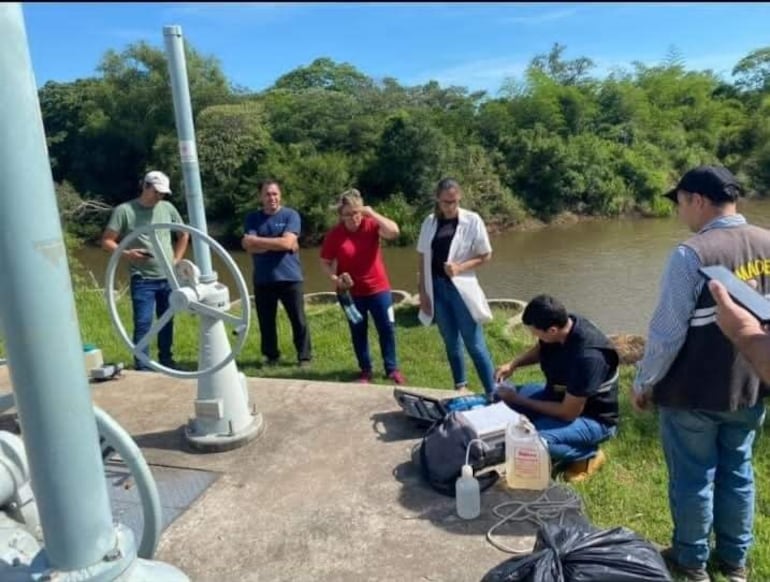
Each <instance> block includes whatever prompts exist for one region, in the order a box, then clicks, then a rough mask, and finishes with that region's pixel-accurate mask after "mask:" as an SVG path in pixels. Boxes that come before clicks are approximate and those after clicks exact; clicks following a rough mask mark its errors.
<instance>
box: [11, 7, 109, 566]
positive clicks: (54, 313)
mask: <svg viewBox="0 0 770 582" xmlns="http://www.w3.org/2000/svg"><path fill="white" fill-rule="evenodd" d="M0 176H2V179H1V180H0V237H2V238H1V239H0V273H2V277H1V278H0V322H2V329H3V336H4V338H5V341H6V347H7V355H8V361H9V363H10V364H11V367H10V373H11V378H12V381H13V386H14V387H15V392H16V406H17V407H18V410H19V419H20V422H21V427H22V432H23V437H24V442H25V445H26V449H27V454H28V457H29V465H30V473H31V477H32V487H33V490H34V491H35V494H36V498H37V503H38V506H39V507H40V517H41V523H42V525H43V530H44V532H45V546H46V552H47V554H48V559H49V560H50V562H51V564H52V565H53V566H55V567H59V568H63V569H66V570H74V569H80V568H84V567H86V566H88V565H90V564H93V563H95V562H98V561H99V560H101V559H102V557H103V556H104V555H105V554H106V553H107V551H108V550H110V549H111V548H112V547H113V546H114V545H115V529H114V527H113V525H112V514H111V510H110V502H109V498H108V496H107V484H106V482H105V480H104V472H103V467H102V462H101V457H100V452H99V444H98V443H99V435H98V433H97V430H96V420H95V419H94V412H93V408H92V405H91V394H90V390H89V387H88V381H87V379H86V370H85V361H84V359H83V344H82V341H81V336H80V329H79V327H78V320H77V313H76V311H75V302H74V299H73V294H72V283H71V279H70V271H69V266H68V264H67V255H66V251H65V247H64V240H63V238H62V231H61V226H60V223H59V214H58V212H57V205H56V194H55V192H54V186H53V178H52V176H51V167H50V164H49V161H48V151H47V146H46V142H45V134H44V130H43V120H42V117H41V114H40V105H39V101H38V96H37V87H36V84H35V79H34V75H33V73H32V67H31V61H30V56H29V50H28V45H27V36H26V31H25V28H24V20H23V16H22V12H21V6H20V5H19V4H18V3H15V4H0ZM84 532H88V535H83V534H84Z"/></svg>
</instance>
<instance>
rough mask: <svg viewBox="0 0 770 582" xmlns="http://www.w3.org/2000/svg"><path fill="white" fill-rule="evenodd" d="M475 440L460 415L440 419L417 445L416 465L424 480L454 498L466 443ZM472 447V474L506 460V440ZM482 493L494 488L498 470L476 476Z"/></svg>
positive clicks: (470, 428) (469, 462) (475, 436)
mask: <svg viewBox="0 0 770 582" xmlns="http://www.w3.org/2000/svg"><path fill="white" fill-rule="evenodd" d="M476 438H478V435H477V434H476V431H475V430H474V429H473V427H471V426H470V424H468V422H467V421H466V420H465V419H464V418H463V416H462V414H460V413H459V412H450V413H449V414H448V415H447V416H446V417H444V419H443V420H439V421H436V422H435V423H434V424H433V425H432V426H431V427H430V428H429V429H428V432H427V433H425V436H424V437H423V439H422V441H421V442H420V444H419V445H417V446H418V447H419V465H420V472H421V473H422V476H423V478H424V479H425V480H426V481H427V482H428V483H429V484H430V486H431V487H433V489H435V490H436V491H438V492H439V493H441V494H443V495H448V496H450V497H454V495H455V482H456V481H457V479H458V477H460V471H461V470H462V466H463V465H464V464H465V454H466V449H467V448H468V443H470V442H471V441H472V440H473V439H476ZM482 442H483V444H482V443H479V442H475V443H473V444H472V445H471V449H470V456H469V460H468V464H469V465H471V467H473V472H474V474H476V472H477V471H481V470H482V469H484V468H486V467H489V466H490V465H497V464H500V463H502V462H504V461H505V441H504V440H503V441H501V442H499V443H497V444H495V445H490V444H488V443H487V442H485V441H482ZM476 478H477V479H478V481H479V487H480V489H481V490H482V491H484V490H485V489H488V488H489V487H491V486H492V485H494V484H495V483H496V482H497V480H498V479H499V478H500V475H499V474H498V473H497V471H487V472H484V473H482V474H480V475H476Z"/></svg>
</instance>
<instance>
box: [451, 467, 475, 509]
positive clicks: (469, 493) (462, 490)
mask: <svg viewBox="0 0 770 582" xmlns="http://www.w3.org/2000/svg"><path fill="white" fill-rule="evenodd" d="M455 500H456V501H457V515H459V516H460V517H461V518H463V519H476V518H477V517H478V516H479V515H480V514H481V490H480V489H479V482H478V481H477V480H476V478H475V477H474V476H473V469H472V468H471V466H470V465H463V468H462V471H461V473H460V477H459V478H458V479H457V483H455Z"/></svg>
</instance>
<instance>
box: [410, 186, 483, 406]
mask: <svg viewBox="0 0 770 582" xmlns="http://www.w3.org/2000/svg"><path fill="white" fill-rule="evenodd" d="M461 196H462V190H461V188H460V185H459V184H458V183H457V182H456V181H455V180H453V179H451V178H445V179H443V180H441V181H440V182H439V183H438V186H437V188H436V208H435V211H434V212H433V213H432V214H430V215H429V216H428V217H427V218H426V219H425V220H424V221H423V223H422V228H421V229H420V237H419V239H418V241H417V252H418V253H419V254H420V260H419V291H420V313H419V318H420V321H421V322H422V323H423V325H430V324H431V322H432V321H433V320H434V319H435V320H436V323H437V324H438V328H439V332H441V337H442V338H443V340H444V346H445V347H446V354H447V358H448V359H449V366H450V368H451V369H452V377H453V378H454V383H455V388H456V389H458V390H459V389H461V388H466V387H467V385H468V378H467V375H466V371H465V359H464V354H463V344H464V345H465V347H466V348H467V350H468V354H469V355H470V357H471V360H472V361H473V364H474V366H475V368H476V372H477V373H478V375H479V378H480V380H481V384H482V385H483V387H484V391H485V392H486V393H487V394H491V393H492V391H493V390H494V388H495V380H494V373H495V370H494V364H493V363H492V357H491V356H490V354H489V349H488V348H487V344H486V341H485V339H484V331H483V329H482V324H483V323H485V322H487V321H490V320H491V319H492V312H491V311H490V309H489V305H488V303H487V298H486V296H485V295H484V291H483V290H482V289H481V285H479V281H478V279H477V278H476V272H475V269H476V267H478V266H479V265H481V264H483V263H485V262H487V261H488V260H489V259H490V258H491V256H492V246H491V245H490V244H489V235H488V234H487V228H486V226H485V225H484V221H483V220H482V219H481V217H480V216H479V215H478V214H476V213H475V212H472V211H470V210H465V209H463V208H460V198H461Z"/></svg>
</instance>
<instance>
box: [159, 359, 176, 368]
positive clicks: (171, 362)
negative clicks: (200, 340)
mask: <svg viewBox="0 0 770 582" xmlns="http://www.w3.org/2000/svg"><path fill="white" fill-rule="evenodd" d="M160 365H161V366H165V367H166V368H171V369H172V370H180V369H181V366H180V365H179V362H177V361H176V360H175V359H174V358H171V359H169V360H161V361H160Z"/></svg>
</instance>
